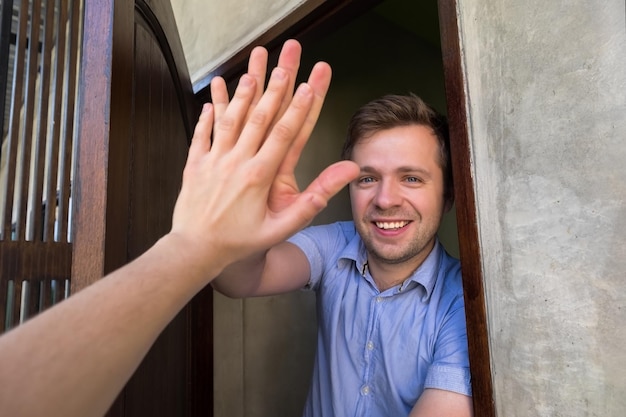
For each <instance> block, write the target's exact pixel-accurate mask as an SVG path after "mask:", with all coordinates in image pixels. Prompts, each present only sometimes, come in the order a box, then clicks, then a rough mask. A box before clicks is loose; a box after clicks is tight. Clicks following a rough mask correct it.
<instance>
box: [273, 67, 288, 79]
mask: <svg viewBox="0 0 626 417" xmlns="http://www.w3.org/2000/svg"><path fill="white" fill-rule="evenodd" d="M272 77H275V78H276V79H278V80H284V79H285V78H287V72H285V70H284V69H282V68H274V70H273V71H272Z"/></svg>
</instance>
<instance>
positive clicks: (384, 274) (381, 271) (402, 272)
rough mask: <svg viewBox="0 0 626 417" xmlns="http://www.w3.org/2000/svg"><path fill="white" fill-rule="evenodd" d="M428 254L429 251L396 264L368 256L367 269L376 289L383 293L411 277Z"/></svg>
mask: <svg viewBox="0 0 626 417" xmlns="http://www.w3.org/2000/svg"><path fill="white" fill-rule="evenodd" d="M431 250H432V249H431ZM429 253H430V251H428V252H427V253H426V254H425V255H422V254H419V256H415V257H414V258H411V259H409V260H407V261H405V262H401V263H397V264H392V263H386V262H382V261H381V260H379V259H375V258H373V257H371V256H370V257H368V261H367V268H368V270H369V272H370V275H371V276H372V278H373V279H374V283H375V284H376V287H377V288H378V290H379V291H380V292H383V291H385V290H387V289H389V288H392V287H395V286H396V285H398V284H400V283H402V282H404V281H405V280H406V279H407V278H409V277H410V276H411V275H413V273H414V272H415V271H416V270H417V268H419V267H420V265H421V264H422V263H423V262H424V260H425V259H426V258H427V257H428V254H429Z"/></svg>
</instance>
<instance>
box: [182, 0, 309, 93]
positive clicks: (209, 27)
mask: <svg viewBox="0 0 626 417" xmlns="http://www.w3.org/2000/svg"><path fill="white" fill-rule="evenodd" d="M302 3H305V0H237V1H232V0H228V1H226V0H172V9H173V10H174V15H175V16H176V24H177V26H178V31H179V33H180V37H181V42H182V44H183V50H184V52H185V57H186V58H187V64H188V67H189V74H190V76H191V81H192V83H193V82H195V81H197V80H198V79H200V78H202V77H203V76H205V75H207V74H208V73H209V72H210V71H211V70H213V69H215V68H216V67H217V66H218V65H220V64H222V63H224V62H225V61H227V60H228V58H230V57H231V56H233V55H234V54H235V53H236V52H238V51H239V50H240V49H241V48H243V47H244V46H245V45H247V44H249V43H250V42H251V41H252V40H254V39H255V38H257V37H258V36H259V35H260V34H262V33H263V32H265V31H266V30H267V29H268V28H270V27H272V26H274V25H275V24H276V23H277V22H279V21H280V20H281V19H282V18H283V17H284V16H286V15H288V14H289V13H290V12H291V11H293V10H294V9H296V8H297V7H298V6H299V5H300V4H302Z"/></svg>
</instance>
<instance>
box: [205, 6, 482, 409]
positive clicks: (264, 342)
mask: <svg viewBox="0 0 626 417" xmlns="http://www.w3.org/2000/svg"><path fill="white" fill-rule="evenodd" d="M343 3H346V4H347V3H350V4H349V5H347V6H346V7H344V8H343V9H341V10H339V11H336V10H335V11H332V12H328V15H325V16H324V18H320V19H318V20H317V21H316V22H313V23H311V22H304V23H303V22H302V21H299V22H294V24H293V26H290V28H289V29H287V30H285V31H284V32H282V33H280V34H276V35H275V36H273V37H272V38H271V39H263V42H260V43H264V44H266V45H268V47H269V48H270V49H271V48H272V45H273V46H274V47H275V48H274V49H275V51H274V52H275V53H274V58H276V56H275V55H276V54H277V52H278V50H279V47H280V45H281V44H282V41H283V40H284V39H286V38H289V37H296V38H298V39H299V40H300V41H301V42H302V44H303V49H304V50H303V59H302V65H301V70H300V74H301V75H302V76H304V77H306V76H307V75H308V73H309V71H310V69H311V67H312V66H313V64H314V63H315V62H317V61H319V60H324V61H327V62H329V63H330V64H331V66H332V68H333V81H332V84H331V88H330V91H329V94H328V97H327V99H326V102H325V105H324V108H323V110H322V113H321V115H320V120H319V122H318V124H317V126H316V129H315V130H314V132H313V135H312V138H311V140H310V141H309V144H308V145H307V149H305V151H304V154H303V157H302V159H301V162H300V165H299V167H298V172H297V176H298V180H299V183H300V185H301V187H304V186H306V185H307V184H308V183H309V182H310V181H311V180H312V179H313V178H314V177H315V176H316V175H317V174H318V173H319V172H320V171H321V170H322V169H323V168H324V167H326V166H327V165H329V164H330V163H332V162H334V161H336V160H337V159H338V158H339V153H340V151H341V145H342V143H343V138H344V135H345V130H346V127H347V123H348V120H349V118H350V116H351V115H352V113H353V112H354V111H355V110H356V109H357V108H358V107H359V106H361V105H362V104H364V103H365V102H367V101H369V100H371V99H373V98H376V97H379V96H381V95H383V94H387V93H398V94H406V93H415V94H417V95H419V96H420V97H422V98H423V99H424V100H425V101H426V102H428V103H430V104H432V105H433V106H434V107H435V108H436V109H437V110H439V111H440V112H442V113H444V114H446V113H447V110H448V109H449V108H451V106H450V102H449V101H450V99H451V98H452V100H454V103H455V106H454V109H455V111H454V114H452V115H450V114H448V116H449V118H450V122H451V130H452V134H453V135H454V134H455V132H456V134H457V135H461V136H463V138H460V140H459V142H458V144H457V145H455V146H453V159H454V164H455V165H458V167H455V173H454V174H455V181H456V180H457V179H458V178H461V179H462V181H460V182H459V181H456V182H457V187H461V189H463V188H467V187H469V188H470V189H469V190H462V192H460V193H459V191H458V190H457V204H464V210H463V211H462V216H463V217H462V218H461V221H460V223H461V224H460V226H461V227H458V226H459V223H458V222H457V216H456V213H457V209H456V208H454V209H453V210H451V212H450V213H449V214H448V215H447V217H446V218H445V219H444V222H443V224H442V227H441V229H440V234H439V236H440V239H441V241H442V243H443V244H444V246H445V247H446V249H447V250H448V251H449V252H450V253H451V254H453V255H454V256H457V257H459V256H461V255H462V253H461V252H463V250H462V249H464V250H465V258H466V259H470V258H471V257H473V256H475V259H474V258H472V259H474V260H473V261H471V262H469V263H467V265H468V267H467V268H466V263H464V266H463V270H464V279H465V275H466V270H467V275H468V277H469V278H468V279H469V282H470V284H471V285H470V286H471V288H472V289H473V290H474V291H473V292H472V299H471V300H470V301H471V303H470V304H471V306H472V307H471V308H474V313H473V314H468V322H469V321H470V319H471V320H475V319H476V317H478V318H479V323H482V327H481V325H478V326H475V325H472V324H471V323H470V324H468V329H470V327H471V331H473V329H474V327H476V328H477V329H478V331H477V332H475V333H473V334H472V335H468V337H469V338H470V359H471V361H472V362H473V363H472V373H473V377H474V378H476V375H477V374H480V375H481V378H479V380H480V381H481V385H480V386H479V387H478V390H477V389H476V387H474V402H475V408H476V409H477V410H481V413H480V415H481V416H491V415H494V414H493V409H492V407H493V406H492V402H491V385H490V372H489V361H488V350H487V348H486V346H487V344H486V334H485V333H484V327H485V326H484V323H485V320H484V307H481V306H482V286H481V285H480V269H479V268H478V264H479V262H478V259H479V258H478V252H477V251H476V252H475V253H474V252H472V249H471V248H472V245H471V242H472V241H475V236H476V234H475V233H476V230H475V229H473V228H472V225H474V226H473V227H474V228H475V224H474V223H475V222H474V221H473V218H475V209H474V206H473V197H472V196H473V190H471V187H472V184H471V180H470V179H469V178H467V179H466V180H465V181H463V178H464V177H465V175H464V174H466V173H465V172H464V171H463V170H464V169H467V167H468V163H467V161H468V158H469V153H468V151H467V131H466V129H465V113H464V107H463V105H462V103H463V101H464V100H463V94H464V93H463V89H462V85H463V83H462V74H461V72H460V53H459V52H458V39H457V38H456V33H457V31H456V27H453V26H451V25H449V24H448V23H446V22H449V23H451V22H454V25H455V24H456V15H455V10H456V7H455V2H454V1H440V2H439V4H438V2H437V1H436V0H429V1H425V2H415V1H412V0H387V1H382V2H372V1H368V0H364V1H361V2H343ZM354 3H356V5H355V4H354ZM442 13H443V14H442ZM440 14H442V16H443V19H441V21H443V22H444V24H446V27H444V28H440V25H439V22H440ZM329 15H332V16H330V17H328V16H329ZM305 20H306V19H305ZM442 29H443V30H442ZM440 34H442V35H440ZM441 39H443V40H444V42H447V43H446V44H445V47H444V48H442V41H441ZM451 48H452V49H454V48H456V49H455V51H456V52H452V58H451V59H450V57H447V59H448V61H447V63H446V60H445V59H444V56H443V54H442V50H444V51H446V53H448V51H449V50H450V49H451ZM240 59H241V58H240ZM237 65H239V71H236V70H235V67H236V66H237ZM243 65H245V62H243V61H240V62H239V63H233V64H232V65H231V66H230V70H229V68H228V64H227V65H226V66H225V69H226V70H225V71H224V75H225V77H226V78H227V80H231V81H234V80H236V79H237V78H238V75H239V73H240V72H241V71H242V68H243ZM228 73H230V74H232V75H230V76H229V75H228ZM459 77H461V82H460V83H459ZM455 85H456V86H457V88H455V87H454V86H455ZM451 86H452V89H451V88H450V87H451ZM446 93H447V94H446ZM200 97H202V94H201V93H200ZM450 116H452V117H450ZM453 125H455V126H461V128H456V130H455V126H453ZM453 139H454V138H453ZM459 195H460V196H461V198H459ZM468 201H469V202H470V203H471V204H469V205H468V207H465V203H466V202H468ZM350 217H351V212H350V204H349V198H348V194H347V190H344V191H343V192H342V193H340V194H339V195H338V196H336V197H335V198H334V199H333V200H332V201H331V202H330V204H329V206H328V207H327V208H326V209H325V210H324V211H323V212H322V213H321V214H320V215H319V216H318V217H317V218H316V220H315V221H314V224H321V223H328V222H333V221H338V220H348V219H350ZM459 236H461V239H460V240H461V242H460V240H459ZM470 260H471V259H470ZM466 304H467V301H466ZM475 306H478V308H476V307H475ZM466 310H467V305H466ZM214 317H215V322H214V343H215V345H214V352H215V407H214V410H215V416H216V417H221V416H227V415H228V416H259V417H262V416H270V415H271V416H274V415H299V414H300V413H301V410H302V406H303V404H304V402H305V399H306V394H307V390H308V385H309V379H310V375H311V368H312V362H313V358H314V354H315V340H316V323H315V300H314V295H313V294H310V293H308V292H301V293H295V294H289V295H281V296H275V297H263V298H258V299H248V300H230V299H226V298H225V297H222V296H221V295H219V294H216V295H215V300H214ZM481 317H482V319H480V318H481ZM480 320H482V322H481V321H480ZM468 333H470V330H468ZM472 337H473V339H475V340H478V341H479V342H478V343H476V342H473V341H472V340H473V339H472ZM472 345H474V346H477V348H473V347H472ZM476 352H478V353H477V354H476ZM476 363H478V364H480V366H481V368H480V369H478V371H477V372H475V371H474V368H475V366H474V365H475V364H476ZM477 394H478V395H477ZM477 398H478V399H479V402H480V403H484V404H486V405H477V401H476V400H477Z"/></svg>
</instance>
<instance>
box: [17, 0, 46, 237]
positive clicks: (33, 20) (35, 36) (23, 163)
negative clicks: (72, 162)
mask: <svg viewBox="0 0 626 417" xmlns="http://www.w3.org/2000/svg"><path fill="white" fill-rule="evenodd" d="M21 12H24V11H21ZM26 14H28V13H26ZM28 21H29V24H28V25H27V26H28V27H29V29H30V30H29V32H28V36H27V39H28V42H27V44H25V45H24V46H25V47H26V49H27V51H26V52H27V54H26V64H25V68H24V76H25V86H24V87H25V90H24V102H23V104H22V109H23V110H22V113H23V121H22V127H23V128H22V129H20V135H19V142H20V146H21V148H22V152H21V158H20V161H19V163H18V167H20V168H21V169H20V170H19V184H20V188H19V198H18V201H17V206H18V207H17V218H16V219H15V223H16V225H17V237H16V239H17V240H25V239H26V218H27V213H28V201H29V198H28V194H29V189H30V172H31V170H30V162H31V152H32V147H33V146H32V134H33V123H34V117H35V115H34V109H35V106H34V101H35V89H36V81H37V72H38V67H39V62H38V56H39V51H38V49H39V28H40V25H41V1H40V0H35V1H33V2H32V10H31V13H30V19H28Z"/></svg>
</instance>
